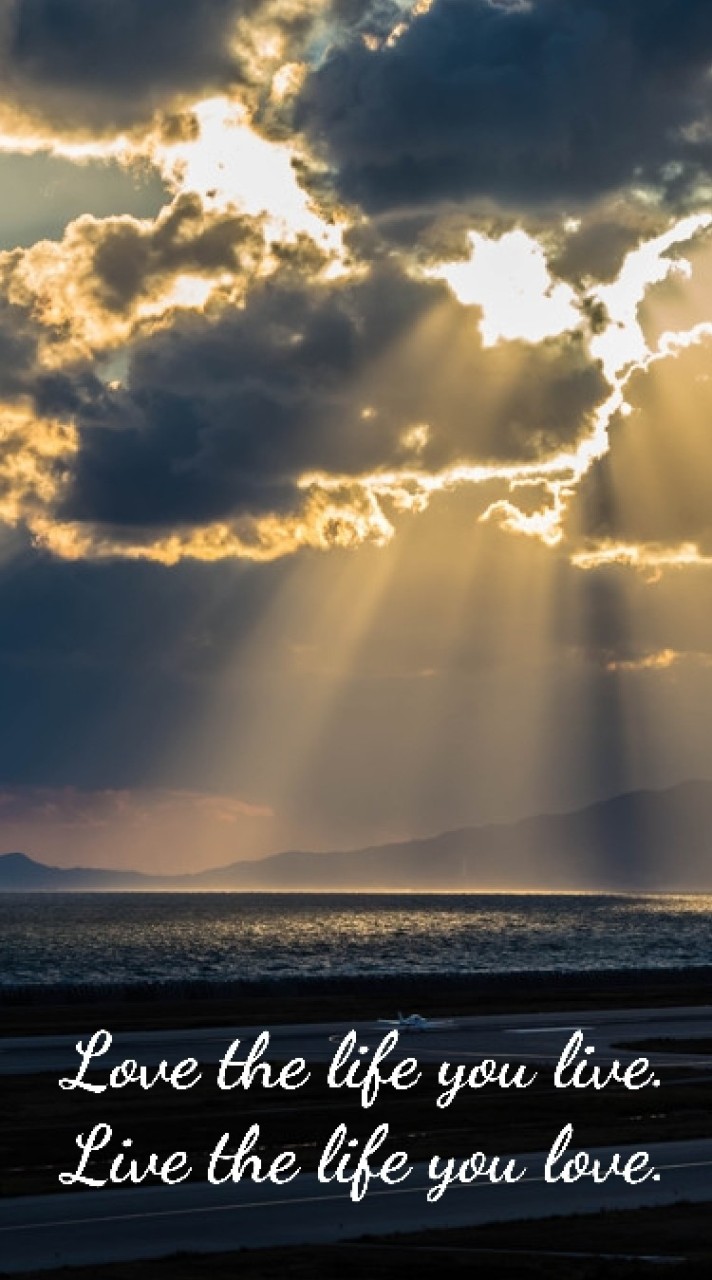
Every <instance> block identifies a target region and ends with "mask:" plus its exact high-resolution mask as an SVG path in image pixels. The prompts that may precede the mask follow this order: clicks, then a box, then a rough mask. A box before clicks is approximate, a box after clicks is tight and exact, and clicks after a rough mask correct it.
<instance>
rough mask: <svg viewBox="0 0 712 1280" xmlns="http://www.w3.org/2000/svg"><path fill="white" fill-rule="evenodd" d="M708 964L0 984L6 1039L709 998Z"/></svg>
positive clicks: (711, 975) (0, 1028)
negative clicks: (401, 1010) (102, 1029)
mask: <svg viewBox="0 0 712 1280" xmlns="http://www.w3.org/2000/svg"><path fill="white" fill-rule="evenodd" d="M711 999H712V965H706V966H698V967H694V968H691V967H679V968H668V969H666V968H647V969H610V970H597V971H591V970H581V971H545V970H539V971H532V970H529V971H522V972H514V973H513V972H506V973H482V972H472V973H461V972H457V973H452V974H447V973H442V972H440V973H433V974H431V975H423V974H396V973H394V974H389V975H370V976H368V977H363V976H353V977H346V976H339V977H328V976H322V977H318V978H317V977H312V976H308V977H304V976H301V977H300V976H299V975H290V976H285V977H282V978H270V979H261V980H259V981H255V980H249V981H248V980H245V981H241V980H239V979H238V980H232V981H219V982H216V981H210V980H200V979H195V980H193V981H185V980H181V981H177V982H161V983H156V982H136V983H131V984H118V983H107V984H105V985H102V986H97V985H91V984H88V983H87V984H76V983H75V984H65V983H63V984H56V985H51V984H48V985H43V984H39V983H38V984H31V985H29V984H28V985H25V986H20V985H17V986H5V987H2V986H0V1038H2V1037H3V1036H8V1037H9V1036H17V1035H40V1034H45V1035H50V1034H61V1033H62V1032H68V1033H74V1032H75V1031H79V1030H83V1029H84V1028H86V1027H92V1028H96V1027H97V1026H100V1025H109V1026H110V1027H111V1029H112V1030H115V1031H121V1030H133V1029H143V1028H145V1029H148V1028H155V1029H160V1028H165V1027H172V1028H175V1029H179V1028H184V1029H187V1028H191V1027H205V1026H229V1025H233V1024H236V1023H256V1022H264V1023H274V1024H275V1025H277V1024H279V1023H288V1022H319V1021H327V1020H329V1019H333V1018H343V1017H344V1016H346V1015H348V1016H349V1017H351V1016H353V1017H354V1018H356V1019H364V1018H365V1019H371V1018H375V1017H381V1016H386V1015H392V1014H393V1012H394V1010H397V1009H398V1008H399V1007H403V1008H405V1009H406V1010H407V1011H410V1012H412V1011H413V1009H416V1010H417V1012H419V1013H422V1014H424V1015H434V1014H447V1015H451V1016H457V1015H463V1014H476V1013H507V1012H520V1011H527V1010H531V1009H532V1007H533V1006H534V1007H536V1009H537V1010H540V1011H542V1012H544V1011H547V1010H550V1011H552V1012H553V1011H555V1010H565V1009H568V1008H573V1007H576V1008H582V1009H584V1008H591V1009H593V1008H601V1007H606V1008H630V1007H633V1006H640V1007H648V1006H649V1007H660V1006H665V1005H667V1004H679V1003H684V1004H686V1005H693V1004H707V1003H709V1002H710V1000H711Z"/></svg>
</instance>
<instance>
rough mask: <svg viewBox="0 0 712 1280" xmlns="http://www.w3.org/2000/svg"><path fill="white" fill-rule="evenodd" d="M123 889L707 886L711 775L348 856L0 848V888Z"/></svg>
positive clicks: (711, 851)
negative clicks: (208, 864)
mask: <svg viewBox="0 0 712 1280" xmlns="http://www.w3.org/2000/svg"><path fill="white" fill-rule="evenodd" d="M122 889H123V890H141V889H151V890H153V889H180V890H188V891H190V890H207V889H219V890H230V889H233V890H274V891H281V890H290V891H293V890H300V889H302V890H312V891H317V890H334V891H338V890H341V891H349V890H369V889H370V890H389V889H390V890H394V891H410V890H413V891H418V890H429V891H433V892H435V891H438V890H453V891H468V890H469V891H473V892H477V891H478V890H488V891H496V890H505V891H512V890H529V891H537V892H556V891H566V890H569V891H576V890H598V891H602V890H614V891H616V890H631V891H636V890H641V891H644V890H678V891H682V890H690V891H699V890H712V782H685V783H681V784H680V785H678V786H676V787H671V788H670V789H668V790H665V791H633V792H629V793H627V794H625V795H621V796H615V797H613V799H610V800H603V801H600V802H598V803H596V804H592V805H588V806H587V807H586V808H585V809H579V810H577V811H575V812H573V813H560V814H544V815H540V816H538V817H534V818H525V819H524V820H523V821H520V822H516V823H501V824H496V825H489V826H481V827H465V828H462V829H460V830H457V831H447V832H444V833H443V834H442V835H437V836H429V837H427V838H425V839H420V840H403V841H399V842H397V843H394V844H385V845H375V846H373V847H371V848H367V849H357V850H352V851H349V852H340V853H306V852H300V851H292V852H288V853H278V854H275V855H273V856H272V857H269V858H264V859H261V860H259V861H248V862H233V863H231V864H230V865H229V866H226V867H217V868H215V869H213V870H210V871H204V872H200V873H199V874H196V875H183V876H173V877H171V876H150V875H142V874H141V873H140V872H136V871H99V870H89V869H84V868H79V867H76V868H72V869H71V870H63V869H60V868H57V867H49V866H45V865H44V864H42V863H40V862H35V861H33V860H32V859H31V858H27V857H26V856H25V855H24V854H21V853H8V854H4V855H0V891H3V892H32V891H46V892H47V891H63V892H67V891H74V892H80V891H85V892H86V891H101V890H105V891H115V890H122Z"/></svg>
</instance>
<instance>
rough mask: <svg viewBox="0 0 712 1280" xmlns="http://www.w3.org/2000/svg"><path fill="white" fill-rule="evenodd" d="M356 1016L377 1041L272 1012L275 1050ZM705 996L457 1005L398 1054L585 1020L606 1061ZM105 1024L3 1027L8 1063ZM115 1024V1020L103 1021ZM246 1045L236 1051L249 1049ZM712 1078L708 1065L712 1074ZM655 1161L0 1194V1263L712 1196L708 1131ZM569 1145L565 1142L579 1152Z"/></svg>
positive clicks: (43, 1265)
mask: <svg viewBox="0 0 712 1280" xmlns="http://www.w3.org/2000/svg"><path fill="white" fill-rule="evenodd" d="M352 1027H355V1028H356V1030H357V1032H358V1042H359V1043H360V1044H365V1045H370V1046H375V1045H377V1044H378V1043H379V1042H380V1040H381V1039H382V1038H383V1036H384V1035H385V1034H387V1032H388V1030H389V1028H388V1026H387V1025H382V1024H380V1023H379V1022H378V1021H373V1022H368V1023H363V1022H360V1021H355V1022H354V1023H348V1022H344V1023H340V1024H337V1023H330V1024H320V1025H304V1026H276V1027H273V1028H268V1029H269V1030H270V1033H271V1043H270V1046H269V1052H268V1054H267V1057H268V1058H269V1060H270V1061H272V1062H275V1063H277V1062H284V1061H287V1060H288V1059H290V1058H294V1057H303V1058H305V1059H306V1061H307V1062H314V1063H316V1062H327V1061H329V1060H330V1059H331V1058H332V1056H333V1054H334V1052H335V1048H336V1045H337V1044H338V1043H339V1041H340V1040H341V1039H342V1037H343V1036H344V1035H345V1034H346V1033H347V1032H348V1031H349V1030H350V1029H351V1028H352ZM711 1027H712V1009H710V1008H699V1007H695V1008H666V1009H655V1010H650V1009H637V1010H620V1009H618V1010H597V1011H591V1010H586V1011H585V1012H577V1011H573V1012H571V1013H566V1014H562V1013H557V1014H550V1013H546V1014H536V1013H532V1014H526V1015H523V1014H516V1015H511V1014H510V1015H487V1016H482V1017H469V1018H457V1019H453V1020H452V1022H451V1023H449V1024H448V1025H447V1026H439V1027H434V1028H431V1029H428V1030H424V1031H422V1032H419V1033H416V1032H402V1033H401V1035H400V1043H399V1044H398V1046H397V1049H396V1053H395V1055H394V1057H397V1058H398V1057H406V1056H410V1055H413V1056H415V1057H417V1058H418V1059H419V1060H421V1061H424V1062H425V1061H443V1060H447V1061H450V1062H451V1063H457V1062H463V1063H467V1062H469V1061H473V1060H481V1059H482V1058H485V1057H489V1058H495V1059H497V1060H499V1061H502V1062H504V1061H510V1062H521V1061H532V1062H534V1061H538V1062H541V1063H542V1064H543V1063H546V1062H550V1061H556V1060H557V1059H558V1058H559V1056H560V1054H561V1051H562V1049H563V1048H564V1046H565V1044H566V1043H567V1041H568V1040H569V1038H570V1036H571V1034H572V1032H573V1031H574V1030H577V1029H579V1028H581V1029H583V1030H584V1031H585V1039H586V1043H590V1044H592V1045H595V1052H596V1060H597V1061H599V1062H601V1063H606V1062H610V1061H612V1060H613V1059H614V1058H619V1059H620V1060H621V1061H623V1062H625V1061H628V1060H630V1059H631V1058H633V1057H635V1056H637V1055H638V1054H639V1053H640V1052H642V1051H625V1050H621V1049H619V1048H616V1046H617V1045H618V1044H619V1043H620V1042H621V1041H638V1040H647V1039H655V1040H660V1039H669V1038H680V1039H685V1040H691V1039H692V1040H694V1039H699V1038H702V1037H705V1038H707V1037H709V1036H710V1030H711ZM262 1029H263V1028H255V1027H231V1028H212V1029H199V1030H195V1029H192V1030H186V1031H156V1032H150V1031H141V1032H136V1033H131V1032H125V1033H121V1034H118V1035H116V1036H115V1037H114V1039H113V1043H112V1045H111V1048H110V1050H109V1051H108V1053H106V1054H105V1055H104V1056H102V1057H101V1058H100V1059H98V1060H97V1062H96V1067H97V1069H102V1070H104V1071H105V1070H106V1069H107V1068H109V1067H112V1066H113V1065H115V1064H117V1063H119V1062H122V1061H123V1060H124V1059H126V1058H134V1059H137V1060H138V1061H139V1062H141V1063H144V1064H146V1065H154V1064H155V1065H157V1064H158V1063H160V1062H161V1060H163V1059H165V1060H166V1061H167V1062H168V1063H169V1065H173V1064H174V1063H177V1062H179V1061H180V1060H181V1059H184V1058H186V1057H195V1058H196V1059H198V1060H199V1062H200V1063H201V1064H202V1063H204V1064H206V1065H207V1064H211V1063H216V1062H218V1061H219V1060H220V1059H221V1058H222V1056H223V1055H224V1054H225V1052H226V1050H227V1048H228V1046H229V1045H230V1044H231V1043H232V1042H233V1041H234V1040H235V1039H237V1038H239V1039H240V1042H241V1049H243V1048H244V1049H249V1046H250V1045H251V1044H253V1043H254V1041H255V1039H256V1038H257V1035H258V1034H259V1032H260V1031H261V1030H262ZM94 1030H97V1028H86V1029H85V1030H84V1031H83V1032H82V1033H81V1034H80V1033H77V1035H75V1036H52V1037H42V1036H35V1037H24V1038H22V1039H9V1038H5V1039H0V1074H4V1075H6V1076H10V1075H15V1076H17V1075H28V1074H38V1073H49V1074H53V1073H57V1075H58V1076H59V1075H62V1074H63V1073H71V1074H74V1073H75V1072H76V1070H77V1068H78V1064H79V1058H78V1054H77V1050H76V1041H77V1039H82V1040H84V1041H86V1040H87V1039H88V1038H89V1036H90V1034H91V1032H92V1031H94ZM109 1030H110V1028H109ZM241 1056H242V1054H241ZM646 1056H648V1057H649V1058H650V1061H651V1062H652V1063H654V1064H659V1065H671V1064H675V1065H677V1066H679V1067H683V1066H684V1067H685V1068H689V1066H691V1065H693V1064H694V1066H695V1067H696V1068H697V1069H698V1070H699V1072H700V1074H702V1075H704V1074H706V1073H707V1072H709V1071H710V1070H711V1069H712V1056H710V1057H707V1056H704V1055H697V1054H695V1055H694V1056H688V1055H687V1054H667V1053H651V1054H646ZM711 1080H712V1076H711ZM616 1150H619V1151H620V1152H621V1155H622V1158H625V1156H626V1155H628V1154H632V1153H633V1152H634V1151H635V1150H636V1148H634V1147H626V1146H621V1147H620V1148H614V1147H605V1148H597V1149H595V1150H594V1151H593V1152H592V1155H597V1156H599V1157H600V1158H601V1160H602V1162H603V1164H604V1167H605V1166H606V1164H607V1162H608V1161H609V1160H610V1158H611V1156H612V1155H613V1153H614V1151H616ZM645 1150H647V1151H648V1152H649V1153H650V1156H651V1159H652V1162H653V1164H654V1166H655V1169H656V1171H657V1173H658V1174H659V1180H658V1181H654V1180H652V1179H650V1180H647V1181H645V1182H642V1183H640V1184H639V1185H629V1184H628V1183H627V1182H625V1181H624V1180H623V1179H622V1178H620V1177H616V1178H610V1179H609V1180H608V1181H606V1182H604V1183H602V1184H596V1183H595V1182H594V1181H592V1179H590V1178H585V1179H581V1180H580V1181H577V1182H573V1183H571V1184H568V1185H567V1184H564V1183H562V1182H560V1181H559V1182H556V1183H555V1184H552V1183H550V1182H547V1181H545V1179H544V1162H545V1159H546V1153H538V1154H536V1153H534V1154H532V1153H529V1154H528V1155H527V1154H525V1155H520V1156H514V1157H510V1156H509V1155H508V1156H507V1157H506V1159H514V1160H517V1161H518V1162H519V1164H520V1165H526V1169H527V1172H526V1175H525V1176H524V1177H523V1178H522V1180H521V1181H518V1182H516V1183H512V1184H502V1183H499V1184H497V1183H493V1182H491V1181H489V1180H485V1179H484V1178H480V1179H478V1180H476V1181H474V1182H471V1183H470V1184H469V1185H464V1184H462V1183H456V1182H453V1183H452V1184H451V1185H450V1186H449V1187H448V1188H447V1190H446V1191H445V1193H444V1195H443V1196H442V1198H441V1199H439V1200H437V1201H436V1202H435V1203H429V1202H428V1200H427V1191H428V1189H429V1188H431V1187H432V1185H433V1183H432V1181H430V1180H429V1177H428V1169H427V1166H426V1165H417V1166H415V1167H414V1169H413V1171H412V1173H411V1174H410V1176H409V1177H408V1179H407V1180H406V1181H405V1182H404V1183H403V1184H402V1185H400V1186H393V1187H387V1186H386V1185H385V1184H384V1182H382V1181H381V1180H380V1179H379V1180H374V1181H373V1182H372V1183H371V1184H370V1187H369V1190H368V1192H367V1194H366V1196H365V1197H364V1199H363V1200H362V1201H361V1202H360V1203H354V1202H353V1201H352V1200H351V1199H350V1198H349V1187H348V1185H346V1186H344V1185H339V1184H337V1183H335V1182H330V1183H324V1182H319V1181H318V1179H317V1177H316V1175H315V1174H312V1173H304V1174H299V1176H298V1177H297V1178H296V1179H295V1180H294V1181H293V1182H291V1183H290V1184H289V1185H286V1186H283V1187H278V1186H273V1185H271V1184H268V1183H264V1184H262V1185H256V1184H255V1183H253V1182H252V1181H244V1182H243V1181H239V1182H236V1183H228V1184H225V1185H222V1186H212V1185H208V1184H204V1183H195V1182H191V1183H185V1184H181V1185H178V1186H173V1187H162V1186H159V1187H155V1186H152V1187H141V1186H139V1187H135V1188H132V1189H130V1190H125V1189H123V1188H122V1189H118V1188H113V1189H109V1190H81V1191H64V1192H62V1193H60V1194H55V1195H45V1196H26V1197H21V1198H17V1199H5V1200H0V1273H7V1274H15V1273H20V1272H22V1271H30V1270H35V1269H36V1270H43V1269H45V1270H51V1269H53V1268H55V1267H59V1266H66V1265H72V1266H80V1265H84V1264H86V1265H95V1264H98V1263H101V1262H112V1261H128V1260H132V1259H136V1260H137V1259H141V1258H152V1257H166V1256H170V1255H172V1254H175V1253H180V1252H188V1253H190V1252H193V1253H195V1252H207V1253H214V1252H223V1251H230V1250H236V1249H241V1248H260V1247H264V1246H267V1245H281V1244H284V1245H288V1244H318V1243H322V1242H323V1243H326V1242H329V1241H337V1240H347V1239H357V1238H359V1237H360V1236H363V1235H367V1234H372V1235H385V1234H389V1235H390V1234H392V1233H397V1232H405V1231H408V1232H412V1231H419V1230H425V1229H431V1228H445V1227H461V1226H468V1225H478V1224H484V1223H491V1222H497V1221H515V1220H520V1219H525V1218H543V1217H550V1216H555V1215H559V1214H571V1213H591V1212H597V1211H599V1210H602V1209H608V1208H618V1209H624V1208H625V1209H633V1208H638V1207H643V1206H654V1205H663V1204H666V1205H668V1204H673V1203H675V1202H678V1201H680V1200H688V1201H697V1202H705V1201H708V1200H709V1201H712V1140H709V1139H699V1140H688V1141H678V1142H666V1143H659V1144H650V1145H649V1146H647V1147H646V1148H645ZM569 1154H570V1153H569Z"/></svg>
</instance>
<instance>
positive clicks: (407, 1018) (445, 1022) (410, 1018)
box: [378, 1012, 454, 1031]
mask: <svg viewBox="0 0 712 1280" xmlns="http://www.w3.org/2000/svg"><path fill="white" fill-rule="evenodd" d="M453 1021H454V1019H453V1018H424V1017H422V1015H421V1014H419V1013H409V1014H405V1013H400V1012H399V1013H398V1017H397V1018H379V1019H378V1022H379V1025H380V1026H382V1027H396V1028H397V1029H398V1030H399V1031H435V1030H436V1029H437V1028H438V1027H451V1026H452V1025H453Z"/></svg>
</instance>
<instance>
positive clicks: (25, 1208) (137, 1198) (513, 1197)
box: [0, 1141, 712, 1274]
mask: <svg viewBox="0 0 712 1280" xmlns="http://www.w3.org/2000/svg"><path fill="white" fill-rule="evenodd" d="M614 1150H615V1148H612V1147H606V1148H599V1149H596V1152H595V1154H597V1155H599V1156H600V1157H601V1159H602V1160H604V1161H607V1160H608V1159H610V1157H611V1155H612V1152H613V1151H614ZM635 1150H636V1148H634V1147H621V1148H620V1151H621V1152H622V1154H623V1155H628V1154H632V1153H633V1152H634V1151H635ZM648 1150H649V1152H650V1155H651V1158H652V1160H653V1163H654V1165H655V1168H656V1170H657V1171H658V1173H659V1175H660V1181H659V1182H654V1181H652V1180H651V1181H647V1182H645V1183H643V1184H642V1185H641V1186H637V1187H636V1186H629V1185H627V1183H625V1182H623V1181H622V1180H621V1179H616V1180H615V1181H611V1182H609V1183H606V1184H604V1185H602V1186H596V1185H595V1184H594V1185H592V1184H591V1183H589V1182H576V1183H573V1184H570V1185H564V1184H562V1183H556V1184H555V1185H552V1184H550V1183H547V1182H545V1181H544V1180H543V1163H544V1155H543V1154H542V1153H539V1154H537V1155H531V1154H530V1155H526V1154H521V1155H519V1156H515V1157H507V1158H508V1159H510V1158H512V1159H515V1160H516V1161H517V1162H518V1163H520V1164H523V1165H526V1167H527V1173H526V1176H525V1177H524V1178H523V1179H522V1181H521V1182H518V1183H516V1184H515V1185H504V1184H501V1185H495V1184H493V1183H491V1182H476V1183H474V1184H472V1185H470V1186H463V1185H461V1184H457V1185H452V1186H451V1187H449V1188H448V1189H447V1191H446V1192H445V1194H444V1196H443V1197H442V1199H440V1200H438V1201H436V1202H435V1203H428V1201H427V1198H426V1193H427V1188H428V1187H429V1186H432V1185H433V1184H432V1183H431V1182H429V1180H428V1177H427V1166H425V1165H418V1166H416V1167H415V1168H414V1170H413V1173H412V1175H411V1177H409V1178H408V1180H407V1181H406V1182H405V1183H404V1184H403V1185H402V1186H397V1187H393V1188H386V1187H385V1186H383V1185H382V1184H381V1183H374V1184H372V1187H371V1188H370V1189H369V1191H368V1192H367V1194H366V1196H365V1198H364V1199H363V1200H362V1201H361V1202H360V1203H353V1202H352V1201H351V1200H350V1199H349V1195H348V1187H336V1186H335V1184H324V1183H320V1182H319V1181H318V1180H317V1178H316V1175H314V1174H302V1175H300V1176H299V1177H298V1179H296V1180H295V1181H294V1182H292V1183H291V1184H290V1185H289V1186H287V1187H284V1188H278V1187H274V1186H271V1185H269V1184H264V1185H263V1186H259V1187H258V1186H256V1185H254V1184H253V1183H251V1182H248V1183H237V1184H236V1185H234V1186H232V1185H229V1186H223V1187H214V1186H209V1185H207V1184H203V1183H189V1184H185V1185H183V1186H179V1187H170V1188H164V1187H159V1188H150V1189H143V1188H137V1189H134V1190H130V1191H124V1190H114V1191H84V1192H79V1193H65V1194H64V1195H55V1196H33V1197H25V1198H23V1199H18V1200H5V1201H0V1258H1V1259H2V1263H1V1265H2V1268H3V1274H17V1273H21V1272H22V1271H30V1270H35V1269H37V1270H42V1269H47V1270H49V1269H52V1268H55V1267H59V1266H81V1265H91V1264H98V1263H100V1262H112V1261H124V1262H126V1261H129V1260H136V1259H139V1258H158V1257H168V1256H171V1255H173V1254H175V1253H186V1252H188V1253H191V1252H192V1253H218V1252H228V1251H230V1250H236V1249H242V1248H260V1247H265V1246H268V1245H270V1246H278V1245H295V1244H318V1243H326V1242H330V1241H337V1240H347V1239H356V1238H358V1237H360V1236H362V1235H365V1234H373V1235H386V1234H389V1235H390V1234H391V1233H397V1232H404V1231H419V1230H423V1229H428V1228H436V1227H437V1228H445V1227H462V1226H467V1225H473V1226H474V1225H478V1224H482V1223H486V1222H498V1221H499V1222H501V1221H515V1220H519V1219H523V1218H543V1217H548V1216H553V1215H557V1214H571V1213H590V1212H595V1211H598V1210H601V1209H614V1208H616V1209H632V1208H637V1207H644V1206H654V1205H664V1204H665V1205H667V1204H673V1203H675V1202H676V1201H680V1200H687V1201H698V1202H700V1201H702V1202H704V1201H706V1200H712V1141H695V1142H675V1143H661V1144H658V1145H654V1144H651V1146H650V1147H649V1148H648Z"/></svg>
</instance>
